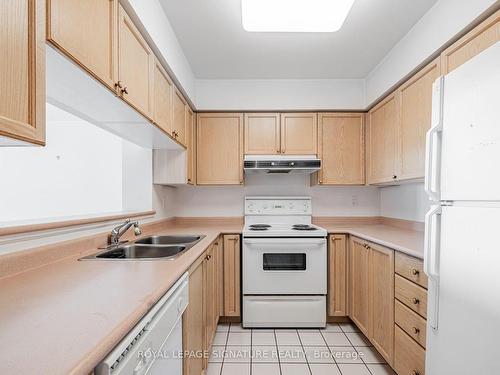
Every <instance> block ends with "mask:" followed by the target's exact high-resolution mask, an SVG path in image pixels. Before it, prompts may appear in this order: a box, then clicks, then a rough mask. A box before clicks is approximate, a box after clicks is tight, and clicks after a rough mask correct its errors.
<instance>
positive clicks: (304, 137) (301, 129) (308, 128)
mask: <svg viewBox="0 0 500 375" xmlns="http://www.w3.org/2000/svg"><path fill="white" fill-rule="evenodd" d="M317 152H318V121H317V114H316V113H282V114H281V153H282V154H289V155H316V154H317Z"/></svg>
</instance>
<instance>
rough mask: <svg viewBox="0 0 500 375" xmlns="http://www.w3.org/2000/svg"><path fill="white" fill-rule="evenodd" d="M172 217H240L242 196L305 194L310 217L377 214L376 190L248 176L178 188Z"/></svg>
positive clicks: (304, 179) (299, 177)
mask: <svg viewBox="0 0 500 375" xmlns="http://www.w3.org/2000/svg"><path fill="white" fill-rule="evenodd" d="M174 194H175V196H174V199H175V201H176V202H177V204H176V207H175V215H176V216H184V217H203V216H243V214H244V213H243V202H244V198H245V196H250V195H278V196H283V195H306V196H311V197H312V201H313V202H312V205H313V215H314V216H377V215H378V214H379V211H380V207H379V204H380V203H379V201H380V195H379V190H378V189H377V188H373V187H326V186H316V187H310V186H309V176H306V175H291V176H268V175H248V176H246V177H245V186H228V187H220V186H214V187H191V186H182V187H178V188H177V189H176V191H175V193H174Z"/></svg>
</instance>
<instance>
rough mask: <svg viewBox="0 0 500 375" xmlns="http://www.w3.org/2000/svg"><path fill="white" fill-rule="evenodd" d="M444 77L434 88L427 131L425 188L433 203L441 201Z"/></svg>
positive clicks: (435, 83)
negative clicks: (430, 117) (440, 140)
mask: <svg viewBox="0 0 500 375" xmlns="http://www.w3.org/2000/svg"><path fill="white" fill-rule="evenodd" d="M443 93H444V76H441V77H439V78H438V79H437V80H436V81H435V82H434V85H433V87H432V125H431V128H430V129H429V130H428V131H427V134H426V142H425V184H424V188H425V191H426V193H427V195H428V196H429V198H430V199H431V200H433V201H439V200H440V196H439V178H440V176H439V174H440V170H439V166H440V164H441V160H440V155H441V143H440V142H436V141H438V140H439V133H441V132H442V131H443V121H442V120H443V113H442V112H443Z"/></svg>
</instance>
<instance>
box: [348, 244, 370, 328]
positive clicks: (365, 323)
mask: <svg viewBox="0 0 500 375" xmlns="http://www.w3.org/2000/svg"><path fill="white" fill-rule="evenodd" d="M350 245H351V246H350V254H349V255H350V256H349V262H350V265H349V273H350V283H349V284H350V285H349V289H350V290H349V294H350V304H351V306H350V318H351V319H352V320H353V322H354V323H355V324H356V325H357V326H358V328H359V329H360V330H361V332H363V333H364V334H365V335H366V336H370V320H371V319H370V295H369V289H370V287H369V286H370V248H369V247H368V243H367V242H366V241H364V240H362V239H360V238H356V237H351V241H350Z"/></svg>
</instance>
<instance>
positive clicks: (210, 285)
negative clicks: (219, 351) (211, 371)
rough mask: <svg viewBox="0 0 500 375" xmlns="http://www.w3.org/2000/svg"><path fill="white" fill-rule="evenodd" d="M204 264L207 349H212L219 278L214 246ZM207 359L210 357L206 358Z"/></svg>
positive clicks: (211, 247) (215, 325)
mask: <svg viewBox="0 0 500 375" xmlns="http://www.w3.org/2000/svg"><path fill="white" fill-rule="evenodd" d="M205 254H206V255H205V260H204V265H203V273H204V279H205V280H204V286H205V293H204V295H205V350H210V347H211V346H212V341H213V338H214V335H215V330H216V328H217V321H218V316H217V298H216V297H217V278H216V271H217V270H216V260H215V257H214V246H213V245H212V246H210V248H209V249H208V250H207V251H206V253H205ZM205 360H206V361H207V360H208V359H207V358H205Z"/></svg>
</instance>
